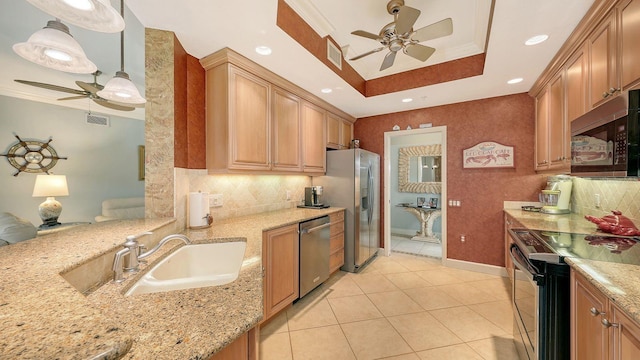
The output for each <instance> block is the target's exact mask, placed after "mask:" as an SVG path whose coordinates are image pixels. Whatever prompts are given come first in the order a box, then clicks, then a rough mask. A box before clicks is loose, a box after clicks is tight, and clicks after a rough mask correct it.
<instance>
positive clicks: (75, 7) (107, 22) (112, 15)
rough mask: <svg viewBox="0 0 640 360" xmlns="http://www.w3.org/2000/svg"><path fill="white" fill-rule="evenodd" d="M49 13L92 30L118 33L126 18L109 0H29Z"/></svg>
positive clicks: (122, 27)
mask: <svg viewBox="0 0 640 360" xmlns="http://www.w3.org/2000/svg"><path fill="white" fill-rule="evenodd" d="M27 1H28V2H30V3H31V4H32V5H33V6H35V7H37V8H38V9H40V10H42V11H44V12H46V13H47V14H49V15H52V16H55V17H57V18H59V19H62V20H64V21H66V22H68V23H70V24H73V25H76V26H79V27H81V28H85V29H88V30H92V31H99V32H105V33H117V32H120V31H122V30H123V29H124V26H125V24H124V19H123V18H122V16H121V15H120V14H119V13H118V11H117V10H116V9H114V8H113V6H111V3H110V2H109V0H27Z"/></svg>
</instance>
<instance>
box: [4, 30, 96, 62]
mask: <svg viewBox="0 0 640 360" xmlns="http://www.w3.org/2000/svg"><path fill="white" fill-rule="evenodd" d="M13 51H15V52H16V54H18V55H20V56H21V57H23V58H25V59H26V60H29V61H31V62H33V63H36V64H38V65H42V66H45V67H48V68H50V69H54V70H60V71H65V72H70V73H74V74H91V73H92V72H94V71H96V70H97V69H98V68H97V66H96V64H94V63H93V62H91V60H89V59H88V58H87V55H86V54H85V53H84V50H82V47H81V46H80V44H78V42H77V41H76V40H75V39H74V38H73V37H72V36H71V33H69V28H68V27H67V26H66V25H65V24H63V23H61V22H60V20H59V19H56V20H50V21H49V22H47V26H45V27H44V28H43V29H41V30H38V31H36V32H35V33H33V35H31V36H30V37H29V40H27V42H23V43H18V44H15V45H13Z"/></svg>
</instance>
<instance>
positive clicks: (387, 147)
mask: <svg viewBox="0 0 640 360" xmlns="http://www.w3.org/2000/svg"><path fill="white" fill-rule="evenodd" d="M431 133H440V134H441V138H442V164H441V166H442V193H441V194H440V202H441V222H442V235H441V236H442V239H441V240H442V263H443V264H444V263H446V261H447V206H448V201H447V127H446V126H436V127H430V128H422V129H413V130H398V131H387V132H385V133H384V165H383V166H384V252H383V253H384V255H385V256H390V255H391V189H390V188H389V184H391V140H392V139H393V138H396V137H400V136H405V135H419V134H431ZM396 173H397V171H396Z"/></svg>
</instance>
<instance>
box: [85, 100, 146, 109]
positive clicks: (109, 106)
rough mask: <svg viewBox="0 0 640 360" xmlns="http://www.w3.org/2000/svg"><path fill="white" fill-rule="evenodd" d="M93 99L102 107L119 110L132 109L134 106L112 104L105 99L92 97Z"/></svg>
mask: <svg viewBox="0 0 640 360" xmlns="http://www.w3.org/2000/svg"><path fill="white" fill-rule="evenodd" d="M93 101H95V102H96V103H97V104H99V105H102V106H104V107H108V108H110V109H114V110H120V111H133V110H135V109H136V108H134V107H130V106H123V105H118V104H112V103H110V102H108V101H107V100H101V99H93Z"/></svg>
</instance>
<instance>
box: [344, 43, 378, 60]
mask: <svg viewBox="0 0 640 360" xmlns="http://www.w3.org/2000/svg"><path fill="white" fill-rule="evenodd" d="M384 49H386V47H384V46H383V47H379V48H377V49H373V50H371V51H367V52H366V53H364V54H360V55H358V56H354V57H352V58H351V59H349V60H358V59H362V58H363V57H365V56H367V55H371V54H373V53H377V52H378V51H382V50H384Z"/></svg>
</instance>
